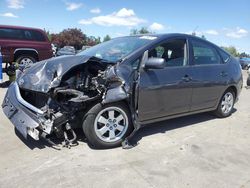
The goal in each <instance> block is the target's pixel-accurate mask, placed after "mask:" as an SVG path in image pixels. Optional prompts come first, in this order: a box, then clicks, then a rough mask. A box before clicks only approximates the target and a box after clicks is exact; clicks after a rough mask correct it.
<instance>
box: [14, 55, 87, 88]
mask: <svg viewBox="0 0 250 188" xmlns="http://www.w3.org/2000/svg"><path fill="white" fill-rule="evenodd" d="M90 58H91V57H89V56H78V55H76V56H61V57H57V58H52V59H48V60H45V61H41V62H38V63H36V64H34V65H33V66H32V67H30V68H28V69H26V70H25V71H24V73H23V74H22V75H21V76H20V77H19V78H18V80H17V83H18V85H19V87H20V88H23V89H28V90H33V91H38V92H42V93H47V92H48V91H49V90H50V89H51V88H54V87H57V86H59V84H60V82H61V79H62V77H63V75H64V74H65V73H67V72H68V71H69V70H70V69H72V68H73V67H75V66H77V65H80V64H82V63H86V62H87V61H88V60H89V59H90Z"/></svg>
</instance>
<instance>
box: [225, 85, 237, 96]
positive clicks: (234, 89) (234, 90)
mask: <svg viewBox="0 0 250 188" xmlns="http://www.w3.org/2000/svg"><path fill="white" fill-rule="evenodd" d="M227 90H232V91H233V92H234V94H235V97H237V95H238V91H237V88H236V87H235V86H229V87H228V88H227V89H226V90H225V91H227Z"/></svg>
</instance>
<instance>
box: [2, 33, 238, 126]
mask: <svg viewBox="0 0 250 188" xmlns="http://www.w3.org/2000/svg"><path fill="white" fill-rule="evenodd" d="M156 36H157V40H154V41H152V43H150V44H148V45H145V46H144V47H142V48H140V49H138V50H136V51H135V52H133V53H132V54H130V55H129V56H127V57H126V58H124V60H123V61H122V62H120V63H117V64H116V65H114V67H115V68H113V69H114V70H115V71H114V73H115V74H110V75H113V77H116V78H117V79H118V80H120V81H121V82H119V84H118V85H116V84H115V85H116V87H111V89H109V90H108V91H107V92H106V93H105V94H106V96H104V100H103V101H104V103H111V102H116V101H120V100H124V99H126V100H127V102H128V104H129V107H130V110H131V113H132V117H134V118H133V120H134V124H137V126H140V125H141V124H146V123H152V122H156V121H160V120H164V119H169V118H172V117H179V116H183V115H188V114H193V113H198V112H204V111H210V110H213V109H215V108H216V105H217V103H218V101H219V100H220V97H221V95H222V93H223V92H224V91H225V90H226V89H227V88H229V87H235V89H236V91H237V97H238V95H239V93H240V91H241V88H242V75H241V71H240V69H239V66H237V65H236V63H235V60H234V59H233V58H232V60H231V61H230V62H228V65H225V66H224V68H226V69H227V71H228V76H227V77H226V79H225V78H222V77H220V76H218V73H219V72H220V71H219V72H218V71H215V70H217V69H216V68H215V67H212V68H211V69H208V68H207V69H206V68H204V67H203V68H202V67H200V68H197V67H195V66H193V65H192V59H191V58H189V63H190V64H189V65H188V66H186V67H178V68H175V67H173V68H164V69H159V70H145V69H143V68H142V67H143V65H142V64H141V63H139V65H138V68H137V69H134V67H132V66H131V63H132V62H134V61H136V60H137V59H138V58H139V59H140V58H141V57H142V56H143V54H144V52H145V51H147V50H150V49H152V48H153V47H154V46H155V45H156V44H158V43H160V42H162V41H167V40H170V39H175V38H183V39H188V40H192V39H198V38H196V37H192V36H188V35H183V34H166V35H156ZM198 40H200V39H198ZM203 42H206V43H207V44H209V45H213V44H211V43H209V42H207V41H203ZM213 46H214V45H213ZM89 59H90V57H86V56H67V57H61V58H56V59H50V60H47V61H44V62H40V63H38V64H37V65H35V66H33V67H31V68H30V69H28V70H26V72H25V74H23V75H22V76H21V77H20V78H19V79H18V83H19V86H20V87H22V88H25V89H29V90H33V91H38V92H44V93H46V92H48V91H49V90H50V89H51V88H53V87H57V86H59V84H60V79H61V78H62V76H63V75H64V74H65V73H67V72H68V71H69V70H71V69H72V68H73V67H75V66H78V65H80V64H82V63H86V62H87V61H88V60H89ZM141 62H142V61H141ZM219 66H220V65H219ZM222 67H223V66H222ZM218 70H219V69H218ZM197 72H198V73H197ZM206 74H210V75H213V74H216V76H214V77H213V76H211V78H209V77H208V78H207V77H204V75H206ZM34 75H35V78H33V77H34ZM185 76H190V77H191V78H192V81H188V82H187V81H186V79H185ZM111 77H112V76H111ZM183 78H184V79H183ZM212 78H218V79H217V80H216V79H213V80H212ZM34 80H35V81H34ZM209 81H210V82H211V83H210V82H209ZM195 90H196V91H195ZM200 92H201V93H202V95H199V93H200ZM215 95H216V96H215ZM206 96H207V97H206ZM6 97H8V96H6ZM195 100H196V101H195ZM192 101H193V102H194V105H192ZM207 101H208V105H207V106H206V107H205V108H202V109H201V108H200V106H201V105H202V104H201V103H205V104H207V103H206V102H207ZM210 101H211V104H210ZM14 103H15V104H14V106H15V105H18V104H16V102H14ZM212 104H213V105H212ZM211 106H214V107H211ZM3 107H4V104H3ZM196 109H199V110H196ZM6 113H8V112H6ZM6 113H5V114H6ZM137 116H138V118H137Z"/></svg>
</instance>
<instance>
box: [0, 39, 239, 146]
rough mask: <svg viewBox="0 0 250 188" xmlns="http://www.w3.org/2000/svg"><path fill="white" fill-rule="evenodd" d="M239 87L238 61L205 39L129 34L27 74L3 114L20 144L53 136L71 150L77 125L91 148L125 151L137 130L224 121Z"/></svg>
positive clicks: (51, 61)
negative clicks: (201, 118) (204, 116)
mask: <svg viewBox="0 0 250 188" xmlns="http://www.w3.org/2000/svg"><path fill="white" fill-rule="evenodd" d="M195 45H196V46H195ZM197 49H198V51H197V52H196V51H195V50H197ZM196 56H197V57H196ZM196 63H197V64H198V63H204V65H205V66H204V65H203V66H200V65H199V66H196V65H195V64H196ZM206 64H216V65H212V66H211V65H209V66H206ZM222 73H223V75H222ZM204 75H205V76H206V77H204ZM241 87H242V76H241V70H240V67H239V65H238V64H237V62H236V61H235V60H234V59H233V58H232V57H231V56H230V55H229V54H227V53H226V52H224V51H222V50H221V49H220V48H219V47H217V46H215V45H213V44H211V43H209V42H207V41H204V40H202V39H199V38H196V37H192V36H188V35H183V34H165V35H148V36H130V37H121V38H116V39H113V40H111V41H108V42H105V43H102V44H100V45H97V46H95V47H92V48H90V49H87V50H85V51H83V52H81V53H80V54H78V55H75V56H62V57H58V58H54V59H49V60H45V61H41V62H38V63H36V64H34V65H33V66H32V67H30V68H27V69H25V70H24V72H23V73H21V74H20V75H19V76H18V78H17V81H16V82H14V83H13V84H11V85H10V87H9V89H8V91H7V94H6V96H5V99H4V101H3V104H2V108H3V111H4V113H5V115H6V116H7V117H8V118H9V119H10V121H11V122H12V123H13V124H14V126H15V128H16V129H17V130H18V131H19V132H20V133H21V134H22V135H23V136H24V137H25V138H27V136H28V135H29V136H31V137H32V138H33V139H35V140H39V139H40V138H45V139H47V140H48V141H49V137H50V135H52V134H53V135H56V136H57V137H62V138H64V139H65V144H66V145H71V144H73V143H74V142H75V140H76V134H75V131H74V130H75V129H76V128H79V127H80V128H82V129H83V131H84V134H85V136H86V138H87V141H88V143H89V144H90V145H92V146H93V147H95V148H111V147H116V146H119V145H121V144H123V146H124V147H129V144H128V139H129V138H131V136H132V135H133V134H134V133H135V132H136V131H137V130H138V129H139V128H140V126H141V124H148V123H152V122H156V121H161V120H165V119H170V118H174V117H179V116H184V115H189V114H194V113H199V112H205V111H215V112H216V115H217V116H219V117H227V116H229V115H230V114H231V113H232V110H233V105H234V103H235V101H236V99H237V97H238V95H239V93H240V90H241ZM52 144H53V143H52Z"/></svg>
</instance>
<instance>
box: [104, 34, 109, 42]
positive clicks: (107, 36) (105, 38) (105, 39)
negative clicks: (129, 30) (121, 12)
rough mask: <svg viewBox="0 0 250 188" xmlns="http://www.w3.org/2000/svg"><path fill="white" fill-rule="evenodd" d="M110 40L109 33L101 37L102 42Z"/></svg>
mask: <svg viewBox="0 0 250 188" xmlns="http://www.w3.org/2000/svg"><path fill="white" fill-rule="evenodd" d="M109 40H111V37H110V36H109V35H106V36H105V37H104V38H103V42H106V41H109Z"/></svg>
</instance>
